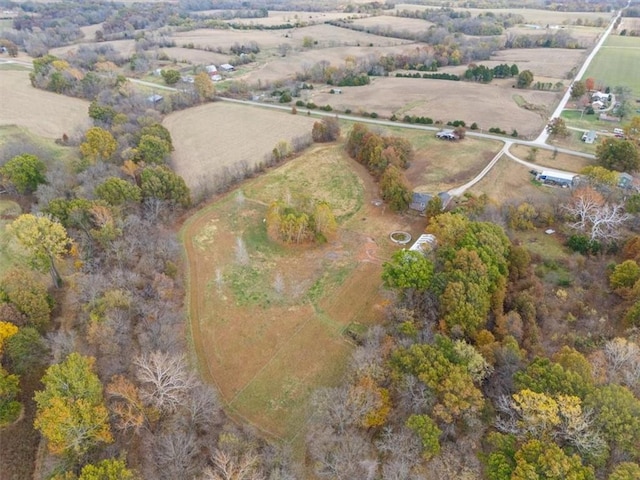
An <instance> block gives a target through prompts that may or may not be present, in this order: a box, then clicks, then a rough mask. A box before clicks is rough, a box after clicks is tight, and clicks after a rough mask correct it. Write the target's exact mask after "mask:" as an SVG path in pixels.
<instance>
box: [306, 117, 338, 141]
mask: <svg viewBox="0 0 640 480" xmlns="http://www.w3.org/2000/svg"><path fill="white" fill-rule="evenodd" d="M311 137H312V138H313V141H314V142H333V141H334V140H337V139H338V138H339V137H340V122H339V121H338V119H337V118H335V117H324V118H323V119H322V120H321V121H320V122H315V123H314V124H313V129H312V130H311Z"/></svg>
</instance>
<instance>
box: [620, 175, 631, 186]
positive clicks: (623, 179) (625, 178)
mask: <svg viewBox="0 0 640 480" xmlns="http://www.w3.org/2000/svg"><path fill="white" fill-rule="evenodd" d="M632 186H633V177H632V176H631V175H629V174H628V173H626V172H622V173H621V174H620V175H618V187H619V188H631V187H632Z"/></svg>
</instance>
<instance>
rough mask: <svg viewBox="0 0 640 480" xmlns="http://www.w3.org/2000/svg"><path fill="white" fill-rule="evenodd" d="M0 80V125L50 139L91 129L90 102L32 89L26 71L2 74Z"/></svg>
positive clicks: (7, 71)
mask: <svg viewBox="0 0 640 480" xmlns="http://www.w3.org/2000/svg"><path fill="white" fill-rule="evenodd" d="M0 76H1V81H0V84H1V85H2V91H3V92H4V93H3V95H2V101H0V125H18V126H20V127H25V128H27V129H29V130H30V131H31V132H33V133H34V134H36V135H39V136H41V137H47V138H60V137H62V134H63V133H66V134H67V135H72V134H74V133H76V132H77V131H78V130H80V129H84V128H86V127H88V125H89V117H88V113H87V112H88V109H89V102H87V101H85V100H80V99H77V98H70V97H66V96H64V95H57V94H55V93H51V92H46V91H44V90H39V89H36V88H33V87H32V86H31V83H30V81H29V72H27V71H13V70H3V71H2V72H1V73H0Z"/></svg>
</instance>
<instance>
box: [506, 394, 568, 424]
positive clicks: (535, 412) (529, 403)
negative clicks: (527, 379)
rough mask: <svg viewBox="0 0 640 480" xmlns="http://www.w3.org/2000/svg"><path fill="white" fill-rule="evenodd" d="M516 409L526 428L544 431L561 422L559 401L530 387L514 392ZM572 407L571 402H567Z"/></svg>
mask: <svg viewBox="0 0 640 480" xmlns="http://www.w3.org/2000/svg"><path fill="white" fill-rule="evenodd" d="M513 399H514V400H515V409H516V411H518V413H520V416H521V418H522V420H521V422H520V423H521V425H520V426H521V427H522V428H523V429H524V430H529V431H535V432H544V431H546V430H548V429H549V428H551V427H554V426H556V425H559V424H560V412H559V407H558V402H556V400H554V399H553V397H550V396H548V395H545V394H544V393H536V392H534V391H531V390H529V389H525V390H520V391H519V392H517V393H514V394H513ZM567 407H568V408H569V407H570V403H568V404H567Z"/></svg>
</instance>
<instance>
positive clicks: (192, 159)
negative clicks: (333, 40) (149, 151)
mask: <svg viewBox="0 0 640 480" xmlns="http://www.w3.org/2000/svg"><path fill="white" fill-rule="evenodd" d="M314 121H315V120H314V119H312V118H310V117H307V116H304V115H291V114H290V113H287V112H279V111H273V110H267V109H262V108H253V107H246V106H243V105H235V104H231V103H226V102H216V103H209V104H206V105H202V106H199V107H195V108H190V109H188V110H182V111H180V112H175V113H172V114H171V115H169V116H167V117H166V118H165V120H164V125H165V126H166V127H167V128H168V129H169V131H170V132H171V137H172V138H173V144H174V146H175V152H174V154H173V167H174V169H175V171H176V173H178V174H179V175H180V176H182V177H183V178H184V179H185V181H186V183H187V185H189V187H190V188H192V189H195V190H197V189H198V187H201V186H202V185H203V182H204V183H207V182H210V181H211V180H212V178H213V177H214V176H216V174H220V173H221V172H222V171H223V170H224V169H225V167H226V168H230V169H233V168H234V167H235V166H236V165H238V164H240V163H241V162H246V164H247V165H248V166H249V167H253V166H255V165H257V164H258V163H260V162H262V161H263V160H264V157H265V155H266V154H268V153H270V152H271V151H272V150H273V148H274V147H275V146H276V144H277V143H278V142H279V141H281V140H286V141H291V140H292V139H293V138H296V137H299V136H301V135H305V134H309V133H310V132H311V127H312V126H313V123H314Z"/></svg>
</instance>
